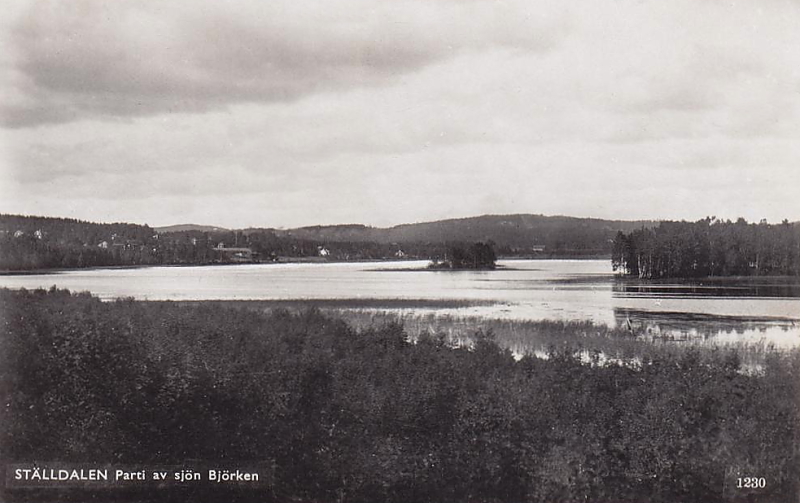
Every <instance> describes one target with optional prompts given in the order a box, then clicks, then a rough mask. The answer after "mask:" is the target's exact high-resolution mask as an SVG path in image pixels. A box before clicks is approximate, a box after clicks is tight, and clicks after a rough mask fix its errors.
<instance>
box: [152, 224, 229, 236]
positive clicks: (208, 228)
mask: <svg viewBox="0 0 800 503" xmlns="http://www.w3.org/2000/svg"><path fill="white" fill-rule="evenodd" d="M153 230H155V231H156V232H158V233H159V234H164V233H167V232H190V231H196V232H229V231H230V229H226V228H224V227H214V226H213V225H197V224H178V225H165V226H163V227H154V228H153Z"/></svg>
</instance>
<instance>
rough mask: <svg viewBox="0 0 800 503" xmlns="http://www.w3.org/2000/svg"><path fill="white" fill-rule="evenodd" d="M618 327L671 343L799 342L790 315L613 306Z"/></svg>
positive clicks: (799, 333)
mask: <svg viewBox="0 0 800 503" xmlns="http://www.w3.org/2000/svg"><path fill="white" fill-rule="evenodd" d="M614 318H615V321H616V324H617V326H618V327H622V328H626V329H627V330H629V331H630V332H631V333H632V334H633V335H635V336H637V337H645V338H650V339H659V340H666V341H674V342H683V341H690V342H697V341H707V342H713V343H715V344H723V345H724V344H732V345H735V344H740V343H746V344H755V343H761V344H766V345H773V346H775V347H783V348H788V347H794V346H798V345H800V324H799V323H798V322H797V321H795V320H793V319H789V318H777V319H776V318H758V317H745V316H716V315H709V314H701V313H679V312H654V311H637V310H631V309H624V308H615V309H614Z"/></svg>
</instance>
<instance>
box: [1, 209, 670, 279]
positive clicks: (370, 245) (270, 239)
mask: <svg viewBox="0 0 800 503" xmlns="http://www.w3.org/2000/svg"><path fill="white" fill-rule="evenodd" d="M654 225H655V223H654V222H650V221H639V222H629V221H621V220H600V219H595V218H574V217H563V216H553V217H548V216H544V215H484V216H479V217H472V218H459V219H450V220H439V221H435V222H424V223H415V224H404V225H397V226H394V227H388V228H378V227H369V226H366V225H358V224H353V225H327V226H312V227H301V228H297V229H237V230H231V229H224V228H221V227H216V226H209V225H196V224H182V225H171V226H166V227H158V228H155V229H154V228H151V227H149V226H147V225H137V224H128V223H112V224H100V223H94V222H85V221H80V220H75V219H67V218H51V217H37V216H24V215H0V270H6V271H16V270H33V269H48V268H66V269H71V268H79V267H97V266H110V265H155V264H205V263H220V262H226V261H231V260H233V259H232V258H231V257H229V256H228V255H227V254H225V253H221V252H219V249H220V248H250V250H251V252H250V253H248V255H247V260H252V261H256V262H258V261H273V260H296V259H301V258H308V257H315V258H324V259H325V260H382V259H390V258H415V259H435V258H437V257H443V256H444V255H446V254H447V250H448V248H449V247H450V246H451V245H453V244H455V243H462V244H464V243H476V242H479V241H482V242H487V243H488V242H492V243H493V244H494V246H493V248H494V250H495V252H496V253H497V255H499V256H501V257H503V256H505V257H541V258H589V257H606V256H607V257H611V251H612V245H613V242H614V238H615V237H616V235H617V233H618V232H619V231H622V232H624V233H630V232H632V231H635V230H638V229H642V228H650V227H653V226H654ZM236 260H242V259H240V258H237V259H236Z"/></svg>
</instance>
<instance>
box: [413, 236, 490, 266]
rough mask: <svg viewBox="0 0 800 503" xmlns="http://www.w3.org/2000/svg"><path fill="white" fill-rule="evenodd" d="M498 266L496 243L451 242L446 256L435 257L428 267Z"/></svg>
mask: <svg viewBox="0 0 800 503" xmlns="http://www.w3.org/2000/svg"><path fill="white" fill-rule="evenodd" d="M496 267H497V255H496V254H495V251H494V243H492V242H491V241H489V242H488V243H484V242H477V243H473V244H472V245H470V246H465V245H463V244H451V245H448V247H447V253H445V256H444V258H442V259H439V258H438V257H435V258H434V259H433V260H431V263H430V264H429V265H428V269H436V270H454V271H460V270H493V269H495V268H496Z"/></svg>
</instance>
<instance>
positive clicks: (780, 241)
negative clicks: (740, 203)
mask: <svg viewBox="0 0 800 503" xmlns="http://www.w3.org/2000/svg"><path fill="white" fill-rule="evenodd" d="M611 260H612V265H613V268H614V270H615V271H621V272H623V273H624V274H627V275H630V276H635V277H639V278H646V279H660V278H703V277H711V276H800V226H799V225H798V224H796V223H795V224H792V223H789V222H788V221H786V220H784V221H783V222H782V223H781V224H777V225H775V224H768V223H767V222H766V221H763V220H762V221H761V222H760V223H758V224H755V223H748V222H747V221H746V220H745V219H743V218H739V219H738V220H737V221H735V222H731V221H730V220H726V221H722V220H717V219H715V218H712V217H708V218H705V219H703V220H698V221H697V222H661V223H660V224H659V225H658V227H654V228H642V229H639V230H635V231H633V232H630V233H629V234H625V233H623V232H619V233H617V236H616V238H615V239H614V243H613V249H612V259H611Z"/></svg>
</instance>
